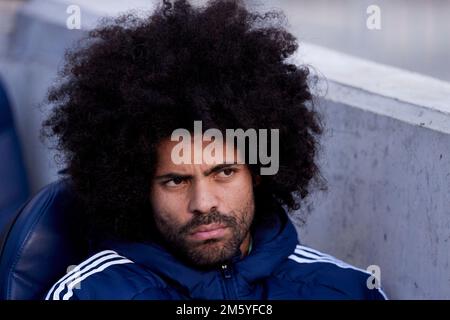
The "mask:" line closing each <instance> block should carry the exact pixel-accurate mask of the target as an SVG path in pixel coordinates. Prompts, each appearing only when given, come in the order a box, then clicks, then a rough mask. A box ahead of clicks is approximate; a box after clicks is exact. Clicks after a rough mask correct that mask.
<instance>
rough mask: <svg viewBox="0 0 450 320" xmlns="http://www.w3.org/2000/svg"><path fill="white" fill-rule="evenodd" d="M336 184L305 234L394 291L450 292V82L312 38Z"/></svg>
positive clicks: (424, 295) (313, 202)
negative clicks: (373, 272) (372, 269)
mask: <svg viewBox="0 0 450 320" xmlns="http://www.w3.org/2000/svg"><path fill="white" fill-rule="evenodd" d="M299 60H302V61H303V62H305V63H310V64H311V65H312V66H314V69H315V70H317V72H318V73H319V74H320V76H321V77H324V78H325V79H326V80H324V79H323V78H321V79H320V80H319V82H318V83H317V87H316V88H318V89H317V90H316V94H317V96H318V97H320V99H319V100H318V110H319V111H320V112H321V113H322V114H323V115H324V123H325V133H324V136H323V140H322V151H321V154H320V155H319V160H320V164H321V167H322V171H323V175H324V177H325V178H326V179H327V180H328V191H326V192H317V193H314V194H313V195H312V196H311V197H310V198H309V199H308V200H307V201H305V207H306V206H307V205H308V206H310V207H312V210H311V212H310V215H309V217H308V219H307V222H306V224H305V225H303V226H301V227H299V228H298V230H299V234H300V239H301V240H302V241H303V242H304V243H306V244H307V245H309V246H311V247H315V248H318V249H320V250H322V251H325V252H328V253H330V254H332V255H335V256H336V257H338V258H340V259H341V260H344V261H346V262H349V263H352V264H354V265H356V266H358V267H360V268H363V269H366V268H367V267H368V266H369V265H378V266H380V268H381V283H382V286H383V287H384V289H385V291H386V293H387V294H388V296H389V297H390V298H393V299H450V268H449V261H450V83H446V82H442V81H438V80H436V79H433V78H429V77H425V76H422V75H418V74H414V73H411V72H406V71H403V70H400V69H396V68H392V67H388V66H383V65H379V64H376V63H373V62H369V61H363V60H360V59H356V58H354V57H351V56H347V55H343V54H341V53H337V52H333V51H330V50H323V49H322V48H319V47H316V46H311V47H310V46H309V45H305V48H304V50H303V53H302V52H299V56H297V57H295V58H294V61H299Z"/></svg>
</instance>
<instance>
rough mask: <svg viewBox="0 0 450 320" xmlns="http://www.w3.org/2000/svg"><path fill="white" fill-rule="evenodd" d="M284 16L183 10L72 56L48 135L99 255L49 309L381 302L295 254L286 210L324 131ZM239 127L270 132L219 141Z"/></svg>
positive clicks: (61, 285)
mask: <svg viewBox="0 0 450 320" xmlns="http://www.w3.org/2000/svg"><path fill="white" fill-rule="evenodd" d="M280 17H282V15H281V13H275V12H272V13H268V14H265V15H259V14H255V13H251V12H249V11H248V10H247V9H246V8H245V6H244V5H243V4H242V2H241V1H223V0H222V1H211V2H209V3H208V4H207V5H206V6H205V7H202V8H198V7H197V8H194V7H192V6H191V5H190V4H189V3H188V2H187V1H183V0H179V1H175V2H174V4H173V7H172V6H171V5H170V4H168V3H165V6H164V7H159V8H158V9H157V10H156V11H155V12H154V13H153V14H152V15H151V16H150V17H147V18H137V17H135V16H132V15H127V16H122V17H121V18H119V19H117V20H115V21H113V22H111V23H107V24H105V25H103V26H101V27H99V28H97V29H95V30H93V31H92V32H90V34H89V36H88V38H87V39H86V41H85V42H84V43H83V44H82V45H81V47H80V48H78V49H76V50H74V51H72V52H71V53H70V54H68V56H67V58H68V62H67V64H66V67H65V68H64V70H63V73H62V76H63V78H62V83H61V84H60V85H59V86H57V87H55V88H53V89H52V90H51V91H50V93H49V97H48V100H49V102H50V104H52V105H54V109H53V111H52V114H51V116H50V117H49V119H48V120H46V122H45V123H44V130H43V134H44V136H47V137H56V138H57V140H56V141H57V148H58V149H59V150H60V151H61V152H62V153H63V155H64V159H65V161H66V164H67V169H68V170H67V172H68V174H69V176H70V178H71V181H72V184H73V189H74V191H75V193H76V195H77V197H78V199H79V201H80V203H81V204H82V205H83V207H84V210H83V212H84V216H83V220H84V221H86V228H85V232H86V239H87V240H88V241H89V242H90V243H91V246H92V248H94V250H93V254H92V255H91V256H90V257H89V258H88V259H87V260H85V261H84V262H82V263H80V264H79V265H78V266H77V267H75V269H73V270H72V271H71V272H69V273H68V274H66V275H65V276H63V277H62V278H61V279H60V280H59V281H58V282H57V283H55V285H54V286H53V287H52V288H51V289H50V290H49V292H48V294H47V297H46V298H47V299H56V300H68V299H382V298H383V294H382V292H381V291H380V290H379V289H377V288H372V287H371V286H369V285H368V283H370V279H369V277H370V274H367V273H365V272H364V271H362V270H357V269H356V268H353V267H351V266H349V265H347V264H344V263H343V262H341V261H338V260H336V259H335V258H333V257H331V256H329V255H326V254H323V253H321V252H319V251H316V250H313V249H311V248H307V247H305V246H302V245H300V244H299V243H298V240H297V233H296V231H295V228H294V226H293V225H292V223H291V222H290V220H289V218H288V215H287V213H286V211H285V209H286V210H287V211H288V212H292V211H294V210H296V209H298V208H299V205H300V200H301V199H303V198H305V197H306V196H307V195H308V193H309V191H310V189H311V187H312V186H313V184H312V182H314V181H315V182H316V183H319V182H320V179H319V172H318V168H317V166H316V163H315V156H316V149H317V140H316V139H317V136H318V135H319V134H320V132H321V126H320V124H319V119H318V115H317V113H316V112H315V111H314V110H313V108H312V106H311V100H312V97H311V93H310V91H309V87H308V84H307V77H308V70H307V69H306V68H300V67H297V66H295V65H292V64H289V63H287V62H286V58H288V57H289V56H290V55H292V54H293V53H294V52H295V50H296V49H297V43H296V39H295V38H294V37H293V36H292V35H291V34H290V33H288V32H287V31H286V30H285V29H283V28H282V27H280V25H279V24H278V25H277V24H275V23H273V22H279V21H280V19H279V18H280ZM199 122H200V123H201V124H202V126H203V128H205V129H207V130H206V131H205V132H203V130H201V132H198V131H197V130H196V128H197V127H196V124H198V123H199ZM231 129H236V130H238V129H241V131H240V133H239V132H238V134H237V136H238V137H237V139H238V140H239V137H241V138H242V134H241V133H242V132H243V131H244V130H246V131H245V132H247V133H248V132H249V131H248V130H255V132H256V130H259V132H263V134H261V135H260V136H259V137H258V138H259V141H257V142H256V143H255V141H254V140H253V142H252V139H250V138H249V139H247V141H246V144H245V145H244V148H242V147H243V146H242V145H241V146H240V147H239V146H238V147H236V145H235V144H234V142H235V140H236V139H234V138H233V139H231V140H230V139H225V141H222V139H220V138H219V136H218V134H220V133H229V130H231ZM179 130H182V132H184V133H185V135H184V136H182V137H181V138H182V139H181V140H183V141H181V142H180V141H179V139H173V137H174V135H175V132H179ZM209 130H215V131H209ZM261 130H270V132H271V133H274V134H275V133H277V135H276V137H277V138H279V140H277V139H263V138H264V137H266V138H267V132H268V131H261ZM274 130H276V131H274ZM208 131H209V132H214V133H215V137H214V139H210V138H211V137H209V138H207V139H205V136H206V133H207V132H208ZM264 132H265V133H264ZM186 133H187V134H186ZM191 133H192V136H191ZM244 136H245V137H247V138H248V136H246V135H245V134H244ZM227 137H228V136H227ZM269 140H270V142H268V141H269ZM212 141H214V142H215V143H217V145H215V147H216V148H215V149H214V150H213V152H211V151H212V150H211V148H210V145H211V144H212ZM261 141H262V142H261ZM219 142H224V143H219ZM180 143H181V146H182V148H180ZM208 148H209V149H208ZM207 150H208V151H209V153H208V152H206V151H207ZM267 150H271V155H270V156H271V157H272V158H271V159H273V160H274V161H275V162H276V163H278V162H279V165H277V166H276V167H275V170H273V171H271V173H269V174H267V170H264V169H267V167H268V164H269V163H268V161H266V160H267V159H268V158H267ZM208 154H209V155H210V156H211V155H212V156H213V157H212V159H211V157H210V158H208V157H207V155H208ZM252 154H253V155H255V154H258V155H259V157H257V161H252V159H253V160H255V157H253V156H252ZM264 154H265V156H264ZM196 155H200V158H198V157H197V156H196ZM219 155H220V156H219ZM180 157H181V158H183V159H184V160H183V161H180ZM211 160H212V161H211ZM269 171H270V170H269ZM283 207H285V209H283Z"/></svg>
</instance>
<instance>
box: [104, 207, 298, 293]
mask: <svg viewBox="0 0 450 320" xmlns="http://www.w3.org/2000/svg"><path fill="white" fill-rule="evenodd" d="M251 233H252V240H253V248H252V251H251V252H250V253H249V255H247V256H246V257H244V258H243V259H240V254H239V253H237V254H236V256H235V257H234V258H233V259H232V262H233V263H232V268H233V269H234V271H235V274H236V275H238V277H239V279H243V280H244V281H245V282H246V284H247V285H248V286H252V285H253V284H254V283H255V282H257V281H258V280H261V279H263V278H266V277H268V276H270V274H272V273H273V271H274V270H275V269H276V267H277V266H278V265H280V264H281V263H282V262H283V261H284V260H285V259H286V258H287V257H288V256H289V255H290V254H291V253H292V252H293V251H294V250H295V246H296V245H297V243H298V240H297V232H296V230H295V228H294V226H293V225H292V223H291V221H290V220H289V218H288V217H287V214H286V212H285V211H284V210H283V209H282V208H281V207H279V209H278V210H276V212H274V214H272V215H269V216H268V217H267V218H265V219H264V220H261V221H258V222H255V224H254V226H253V227H252V231H251ZM105 245H106V246H108V248H109V249H112V250H115V251H117V252H118V253H119V254H120V255H123V256H125V257H127V258H129V259H131V260H133V261H134V262H135V263H136V264H138V265H141V266H142V267H143V268H146V269H149V270H151V271H152V272H154V273H156V274H157V275H158V276H160V277H161V278H163V279H166V280H168V281H170V282H171V283H175V284H177V286H178V287H179V288H183V290H184V291H186V292H185V293H186V294H187V295H188V296H190V297H197V298H211V296H210V295H208V292H214V290H216V289H217V288H214V287H216V286H218V285H219V284H217V282H220V281H218V280H220V279H218V277H221V276H222V274H221V272H220V270H219V269H217V268H214V269H210V270H199V269H196V268H194V267H191V266H189V265H186V264H185V263H183V262H182V261H181V260H179V259H178V258H177V257H176V256H174V255H173V254H172V253H171V252H170V251H168V250H167V249H166V248H165V247H164V246H163V245H161V244H159V243H157V242H149V243H130V242H111V241H110V242H107V243H105ZM219 291H220V289H219Z"/></svg>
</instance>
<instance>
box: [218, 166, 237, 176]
mask: <svg viewBox="0 0 450 320" xmlns="http://www.w3.org/2000/svg"><path fill="white" fill-rule="evenodd" d="M234 172H235V170H234V169H229V168H227V169H223V170H222V171H220V172H219V174H218V176H219V177H221V178H228V177H231V176H232V175H233V174H234Z"/></svg>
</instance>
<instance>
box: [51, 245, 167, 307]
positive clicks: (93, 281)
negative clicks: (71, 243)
mask: <svg viewBox="0 0 450 320" xmlns="http://www.w3.org/2000/svg"><path fill="white" fill-rule="evenodd" d="M165 286H166V284H165V283H164V281H162V279H160V278H159V277H158V276H157V275H155V274H153V273H151V272H149V271H147V270H144V269H143V268H141V267H139V266H138V265H136V264H135V263H134V262H133V261H131V260H130V259H128V258H126V257H124V256H121V255H119V254H118V253H117V252H115V251H113V250H105V251H101V252H98V253H97V254H95V255H93V256H91V257H90V258H88V259H86V260H85V261H83V262H81V263H80V264H78V265H77V266H75V267H74V268H73V269H72V270H71V271H70V272H68V273H67V274H66V275H65V276H64V277H62V278H61V279H60V280H59V281H57V282H56V283H55V284H54V285H53V286H52V288H51V289H50V290H49V292H48V293H47V296H46V298H45V299H46V300H77V299H102V300H110V299H111V300H112V299H121V300H125V299H134V298H136V297H139V296H141V295H142V293H146V294H147V297H146V298H148V299H152V298H153V299H164V298H168V296H167V295H168V292H167V290H166V288H165Z"/></svg>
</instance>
